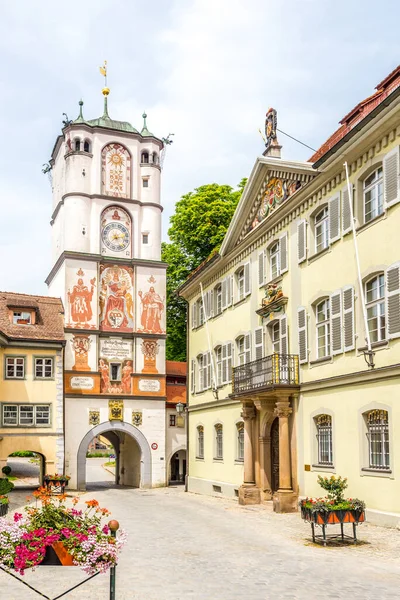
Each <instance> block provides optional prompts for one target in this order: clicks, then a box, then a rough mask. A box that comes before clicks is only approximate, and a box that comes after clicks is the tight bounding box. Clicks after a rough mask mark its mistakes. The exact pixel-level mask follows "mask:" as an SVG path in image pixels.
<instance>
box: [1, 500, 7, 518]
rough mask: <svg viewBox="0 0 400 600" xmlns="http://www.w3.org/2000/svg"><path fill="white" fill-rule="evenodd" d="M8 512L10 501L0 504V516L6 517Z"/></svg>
mask: <svg viewBox="0 0 400 600" xmlns="http://www.w3.org/2000/svg"><path fill="white" fill-rule="evenodd" d="M7 513H8V502H7V503H6V504H3V503H2V504H0V517H5V516H6V514H7Z"/></svg>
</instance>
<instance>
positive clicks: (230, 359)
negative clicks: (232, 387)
mask: <svg viewBox="0 0 400 600" xmlns="http://www.w3.org/2000/svg"><path fill="white" fill-rule="evenodd" d="M226 362H227V371H228V377H227V380H226V381H227V383H230V382H231V381H232V364H233V344H232V342H228V343H227V344H226Z"/></svg>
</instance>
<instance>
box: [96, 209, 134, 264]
mask: <svg viewBox="0 0 400 600" xmlns="http://www.w3.org/2000/svg"><path fill="white" fill-rule="evenodd" d="M100 236H101V253H102V254H107V255H112V256H118V257H121V258H122V257H128V258H130V257H131V254H132V250H131V247H132V221H131V217H130V216H129V214H128V213H127V211H126V210H124V209H123V208H121V207H120V206H109V207H107V208H106V209H105V210H104V211H103V212H102V215H101V231H100Z"/></svg>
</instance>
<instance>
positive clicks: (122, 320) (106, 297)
mask: <svg viewBox="0 0 400 600" xmlns="http://www.w3.org/2000/svg"><path fill="white" fill-rule="evenodd" d="M99 310H100V312H99V314H100V317H99V320H100V329H102V330H103V331H124V332H130V331H133V326H134V312H133V311H134V308H133V269H132V268H130V267H122V266H121V267H119V266H112V267H107V266H106V265H100V293H99Z"/></svg>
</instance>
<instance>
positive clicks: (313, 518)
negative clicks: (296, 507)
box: [300, 475, 365, 525]
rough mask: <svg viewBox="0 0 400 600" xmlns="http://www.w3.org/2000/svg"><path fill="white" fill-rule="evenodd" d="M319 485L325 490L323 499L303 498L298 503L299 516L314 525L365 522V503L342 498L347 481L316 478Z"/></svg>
mask: <svg viewBox="0 0 400 600" xmlns="http://www.w3.org/2000/svg"><path fill="white" fill-rule="evenodd" d="M318 483H319V485H320V486H321V487H322V488H323V489H324V490H326V491H327V492H328V493H327V496H326V497H325V498H305V499H303V500H301V501H300V509H301V516H302V518H303V519H304V520H305V521H309V522H310V523H312V524H314V523H315V524H316V525H327V524H335V523H340V524H343V523H353V524H357V523H362V522H363V521H365V502H363V500H359V499H358V498H344V495H343V492H344V490H345V489H346V488H347V485H348V484H347V479H346V478H342V477H340V476H339V477H335V476H334V475H332V476H331V477H321V475H319V476H318Z"/></svg>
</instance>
